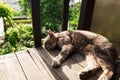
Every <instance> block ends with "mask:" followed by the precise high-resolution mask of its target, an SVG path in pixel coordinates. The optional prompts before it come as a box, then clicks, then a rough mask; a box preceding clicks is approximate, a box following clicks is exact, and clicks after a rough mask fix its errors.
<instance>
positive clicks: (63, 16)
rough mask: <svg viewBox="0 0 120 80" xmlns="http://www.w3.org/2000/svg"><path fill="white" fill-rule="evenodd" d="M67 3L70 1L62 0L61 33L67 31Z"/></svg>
mask: <svg viewBox="0 0 120 80" xmlns="http://www.w3.org/2000/svg"><path fill="white" fill-rule="evenodd" d="M69 1H70V0H63V11H62V12H63V13H62V31H64V30H67V26H68V11H69Z"/></svg>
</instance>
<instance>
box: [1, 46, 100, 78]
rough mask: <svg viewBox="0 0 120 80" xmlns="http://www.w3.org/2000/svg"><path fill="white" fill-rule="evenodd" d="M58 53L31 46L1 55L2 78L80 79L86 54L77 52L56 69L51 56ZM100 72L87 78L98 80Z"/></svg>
mask: <svg viewBox="0 0 120 80" xmlns="http://www.w3.org/2000/svg"><path fill="white" fill-rule="evenodd" d="M57 53H58V51H55V52H50V54H48V52H46V51H45V50H44V49H43V48H39V49H36V48H31V49H28V50H24V51H20V52H17V53H12V54H7V55H3V56H0V80H80V79H79V76H78V72H79V71H80V70H81V69H83V68H84V67H85V66H86V64H85V58H84V56H83V55H80V54H78V53H75V54H74V55H72V56H70V57H69V58H68V59H67V60H66V61H65V62H64V63H63V64H62V65H61V67H59V68H57V69H54V68H52V67H51V62H52V59H51V57H53V56H56V55H57ZM100 73H101V71H100V70H99V71H98V72H97V73H96V74H95V75H93V76H91V77H90V78H88V79H87V80H97V78H98V76H99V75H100Z"/></svg>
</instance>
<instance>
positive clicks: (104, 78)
mask: <svg viewBox="0 0 120 80" xmlns="http://www.w3.org/2000/svg"><path fill="white" fill-rule="evenodd" d="M99 63H100V65H101V68H102V70H103V73H102V74H101V76H100V77H99V78H98V80H111V78H112V76H113V74H114V65H113V64H111V63H108V62H105V61H103V60H101V61H100V62H99Z"/></svg>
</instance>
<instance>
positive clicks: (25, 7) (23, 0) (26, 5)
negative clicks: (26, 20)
mask: <svg viewBox="0 0 120 80" xmlns="http://www.w3.org/2000/svg"><path fill="white" fill-rule="evenodd" d="M18 3H19V5H20V7H21V9H22V12H23V15H30V12H31V5H30V0H18Z"/></svg>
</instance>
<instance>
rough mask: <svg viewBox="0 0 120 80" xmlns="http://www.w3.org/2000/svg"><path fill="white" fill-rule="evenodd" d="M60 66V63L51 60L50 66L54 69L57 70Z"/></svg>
mask: <svg viewBox="0 0 120 80" xmlns="http://www.w3.org/2000/svg"><path fill="white" fill-rule="evenodd" d="M60 65H61V63H60V61H58V60H53V62H52V66H53V67H54V68H58V67H59V66H60Z"/></svg>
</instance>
